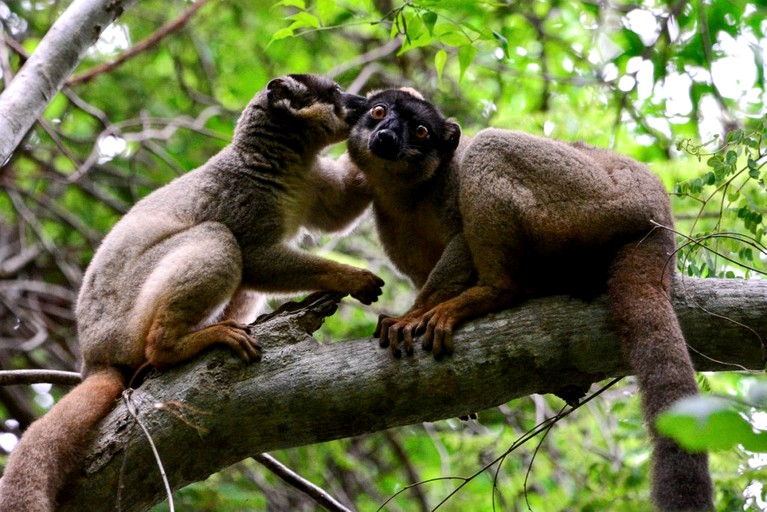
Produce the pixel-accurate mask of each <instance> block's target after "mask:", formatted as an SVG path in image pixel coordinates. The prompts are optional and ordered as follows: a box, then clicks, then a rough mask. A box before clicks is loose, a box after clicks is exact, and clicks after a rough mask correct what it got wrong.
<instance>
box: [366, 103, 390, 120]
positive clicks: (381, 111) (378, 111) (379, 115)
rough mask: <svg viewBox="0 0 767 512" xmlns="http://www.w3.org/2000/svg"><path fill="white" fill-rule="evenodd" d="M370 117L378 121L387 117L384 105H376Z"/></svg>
mask: <svg viewBox="0 0 767 512" xmlns="http://www.w3.org/2000/svg"><path fill="white" fill-rule="evenodd" d="M370 116H371V117H372V118H373V119H378V120H381V119H383V118H384V117H386V107H384V106H383V105H376V106H375V107H373V110H371V111H370Z"/></svg>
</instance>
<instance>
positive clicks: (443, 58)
mask: <svg viewBox="0 0 767 512" xmlns="http://www.w3.org/2000/svg"><path fill="white" fill-rule="evenodd" d="M446 62H447V52H446V51H445V50H442V49H441V50H439V51H438V52H437V54H436V55H435V56H434V67H435V68H436V70H437V77H438V78H439V81H440V82H442V70H444V69H445V63H446Z"/></svg>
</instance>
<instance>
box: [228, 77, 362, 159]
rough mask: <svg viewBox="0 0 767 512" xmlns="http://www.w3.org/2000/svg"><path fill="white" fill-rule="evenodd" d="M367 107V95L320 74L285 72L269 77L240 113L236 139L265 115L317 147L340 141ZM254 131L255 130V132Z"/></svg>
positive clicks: (252, 127)
mask: <svg viewBox="0 0 767 512" xmlns="http://www.w3.org/2000/svg"><path fill="white" fill-rule="evenodd" d="M367 110H368V102H367V99H366V98H365V97H363V96H357V95H356V94H349V93H346V92H344V91H343V90H342V89H341V87H340V86H339V85H338V84H337V83H335V82H334V81H332V80H330V79H329V78H326V77H324V76H320V75H309V74H306V75H286V76H282V77H279V78H274V79H272V80H271V81H270V82H269V83H268V84H267V85H266V88H264V89H263V90H262V91H260V92H259V93H258V94H256V96H255V98H253V100H252V101H251V102H250V104H249V105H248V107H247V108H246V109H245V111H244V112H243V114H242V116H240V119H239V121H238V122H237V128H236V130H235V139H236V138H237V137H238V136H239V137H247V134H248V133H249V132H250V131H251V130H253V129H254V128H257V127H261V128H263V125H264V123H265V121H266V120H267V119H268V121H269V122H268V124H269V125H271V127H272V128H275V126H274V125H277V126H276V127H277V128H281V129H283V130H285V131H289V132H292V133H300V134H302V135H303V136H305V137H306V138H307V139H311V140H312V141H313V142H316V144H317V146H318V147H324V146H327V145H328V144H333V143H336V142H340V141H342V140H344V139H345V138H346V137H348V136H349V131H350V130H351V127H352V126H353V125H354V123H356V122H357V121H358V120H359V118H360V117H361V116H362V115H363V114H364V113H365V112H366V111H367ZM256 133H257V132H256Z"/></svg>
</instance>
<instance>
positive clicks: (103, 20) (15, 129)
mask: <svg viewBox="0 0 767 512" xmlns="http://www.w3.org/2000/svg"><path fill="white" fill-rule="evenodd" d="M136 1H137V0H75V1H74V2H72V4H71V5H70V6H69V7H68V8H67V9H66V10H65V11H64V13H63V14H62V15H61V17H59V19H58V20H56V23H54V24H53V26H52V27H51V28H50V30H49V31H48V33H47V34H45V37H43V39H42V41H40V45H39V46H38V47H37V49H36V50H35V52H34V53H33V54H32V56H31V57H30V58H29V60H27V62H26V63H25V64H24V66H23V67H22V68H21V70H20V71H19V74H18V75H16V77H15V78H14V79H13V80H12V81H11V83H10V84H8V86H7V87H6V88H5V90H4V91H3V93H2V95H0V166H2V165H4V164H5V162H6V161H7V160H8V158H9V157H10V156H11V154H12V153H13V150H14V149H16V146H18V145H19V143H20V142H21V140H22V139H23V138H24V136H25V135H26V133H27V131H29V129H30V128H31V127H32V125H33V124H34V122H35V120H36V119H37V117H38V116H39V115H40V113H41V112H42V111H43V109H44V108H45V106H46V105H47V104H48V102H49V101H50V100H51V99H52V98H53V97H54V96H55V95H56V93H57V92H58V91H59V89H61V86H62V85H63V84H64V81H65V80H66V79H67V77H69V75H70V74H71V73H72V71H73V70H74V69H75V67H76V66H77V64H78V63H79V62H80V59H81V58H82V56H83V54H84V53H85V51H86V50H87V49H88V48H90V47H91V46H92V45H93V43H95V42H96V40H98V38H99V36H100V35H101V33H102V32H103V31H104V29H105V28H106V27H107V26H109V24H110V23H112V22H113V21H114V20H115V19H117V18H118V17H119V16H120V15H121V14H122V13H123V11H124V10H125V9H128V8H129V7H131V6H132V5H133V4H135V3H136Z"/></svg>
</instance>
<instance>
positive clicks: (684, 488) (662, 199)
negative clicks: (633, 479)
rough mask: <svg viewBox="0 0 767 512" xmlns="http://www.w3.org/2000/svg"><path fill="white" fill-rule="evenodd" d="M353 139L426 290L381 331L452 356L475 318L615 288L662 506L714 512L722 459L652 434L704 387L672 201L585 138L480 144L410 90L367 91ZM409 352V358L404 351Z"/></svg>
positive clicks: (390, 339)
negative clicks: (456, 336)
mask: <svg viewBox="0 0 767 512" xmlns="http://www.w3.org/2000/svg"><path fill="white" fill-rule="evenodd" d="M368 100H369V101H370V105H371V109H370V111H369V112H368V113H367V114H366V115H364V116H363V117H362V118H361V119H360V121H359V122H358V123H357V124H356V125H355V127H354V128H353V129H352V133H351V135H350V137H349V141H348V143H347V147H348V151H349V154H350V156H351V159H352V162H354V163H355V164H356V165H357V166H358V167H359V168H360V170H361V171H362V172H363V173H364V175H365V178H366V180H367V181H368V184H369V186H370V187H371V191H372V194H373V212H374V216H375V220H376V224H377V229H378V232H379V236H380V239H381V242H382V244H383V246H384V248H385V250H386V252H387V254H388V256H389V257H390V258H391V260H392V262H393V263H394V265H395V266H396V267H397V268H398V269H399V270H400V271H402V272H403V273H404V274H406V275H407V276H408V277H410V279H411V280H412V281H413V283H414V284H415V286H416V287H417V288H418V295H417V298H416V299H415V303H414V304H413V306H412V307H411V309H410V310H409V311H407V312H406V313H405V314H403V315H402V316H399V317H386V316H382V317H381V318H380V319H379V324H378V326H377V328H376V333H375V336H379V337H380V342H381V346H383V347H386V346H388V347H389V348H390V350H391V352H392V353H393V354H394V355H395V356H397V357H399V356H400V355H401V351H402V349H404V351H405V352H407V353H412V351H413V342H414V339H415V338H416V337H417V336H422V344H423V346H424V348H425V349H426V350H431V351H432V352H433V353H434V355H435V356H437V357H439V356H441V355H443V354H450V353H452V352H453V335H452V332H453V329H454V328H455V327H456V326H457V325H459V324H460V323H462V322H465V321H467V320H469V319H472V318H477V317H479V316H482V315H485V314H487V313H490V312H493V311H498V310H501V309H505V308H508V307H510V306H512V305H514V304H516V303H518V302H520V301H521V300H523V299H525V298H527V297H531V296H536V295H537V296H540V295H550V294H559V293H563V294H570V295H595V294H597V293H599V292H600V291H602V290H604V289H606V290H607V293H608V296H609V303H610V306H609V307H610V313H611V318H612V321H613V322H614V324H615V326H616V327H617V330H618V332H619V336H620V340H621V343H622V347H623V350H624V353H625V355H626V356H627V358H628V361H629V362H630V364H631V367H632V368H633V370H634V372H635V373H636V375H637V377H638V380H639V386H640V391H641V395H642V398H643V406H644V414H645V418H646V420H647V423H648V424H649V425H650V430H651V435H652V438H653V442H654V454H653V471H654V478H653V489H652V497H653V501H654V503H655V505H656V506H657V507H658V508H659V509H660V510H696V511H697V510H713V502H712V492H713V491H712V484H711V479H710V476H709V471H708V459H707V455H706V454H704V453H702V454H690V453H687V452H685V451H683V450H682V449H681V448H680V447H679V446H678V445H677V444H675V443H674V442H673V441H672V440H670V439H668V438H665V437H662V436H660V435H659V434H658V433H657V432H656V431H655V430H654V428H653V427H652V425H653V421H654V420H655V418H656V417H657V415H658V413H660V412H661V411H663V410H665V409H666V408H668V407H669V405H670V404H671V403H672V402H674V401H675V400H677V399H678V398H681V397H685V396H689V395H694V394H696V393H697V392H698V389H697V384H696V381H695V374H694V370H693V366H692V363H691V361H690V357H689V354H688V352H687V346H686V344H685V340H684V337H683V335H682V332H681V330H680V327H679V323H678V321H677V318H676V315H675V313H674V310H673V309H672V305H671V302H670V289H671V282H672V274H673V271H672V269H673V268H674V264H673V263H674V254H675V241H674V234H673V232H672V231H671V230H670V229H656V226H655V224H654V223H658V224H661V225H663V226H667V227H671V226H672V225H673V217H672V213H671V207H670V203H669V198H668V194H667V193H666V191H665V190H664V188H663V186H662V184H661V182H660V181H659V180H658V179H657V178H656V177H655V176H654V175H653V174H651V173H650V171H649V170H648V169H647V168H646V167H645V166H644V165H642V164H640V163H638V162H636V161H634V160H632V159H630V158H627V157H624V156H620V155H617V154H615V153H612V152H610V151H607V150H602V149H598V148H595V147H592V146H589V145H587V144H584V143H565V142H560V141H556V140H550V139H544V138H541V137H535V136H532V135H527V134H524V133H520V132H514V131H509V130H499V129H494V128H488V129H485V130H482V131H480V132H479V133H478V134H477V135H475V136H474V137H471V138H469V137H465V136H461V130H460V128H459V126H458V125H457V124H456V123H455V122H453V121H451V120H448V119H445V117H443V115H442V114H441V113H440V112H439V110H438V109H437V108H436V107H435V106H434V105H432V104H431V103H428V102H426V101H424V100H423V98H422V97H421V96H420V94H419V93H418V92H416V91H413V90H410V89H401V90H387V91H382V92H377V93H372V94H371V95H369V96H368ZM401 347H402V348H401Z"/></svg>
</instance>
